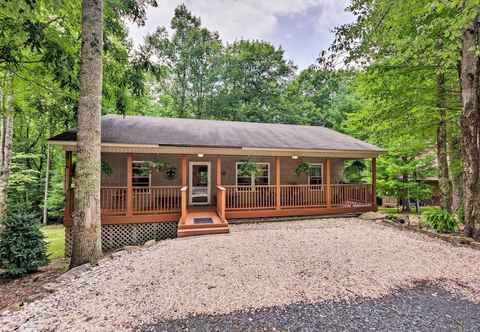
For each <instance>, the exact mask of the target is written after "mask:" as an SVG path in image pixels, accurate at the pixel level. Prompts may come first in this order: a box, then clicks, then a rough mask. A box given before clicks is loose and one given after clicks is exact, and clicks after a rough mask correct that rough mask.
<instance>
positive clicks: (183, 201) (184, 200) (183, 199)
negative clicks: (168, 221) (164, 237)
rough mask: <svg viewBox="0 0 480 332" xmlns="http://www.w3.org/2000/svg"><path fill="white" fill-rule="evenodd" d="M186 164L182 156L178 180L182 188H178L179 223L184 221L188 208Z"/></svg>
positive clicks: (185, 159)
mask: <svg viewBox="0 0 480 332" xmlns="http://www.w3.org/2000/svg"><path fill="white" fill-rule="evenodd" d="M187 172H188V164H187V158H185V157H183V158H182V161H181V165H180V180H181V185H182V188H181V189H180V223H182V224H183V223H185V220H186V218H187V214H188V212H187V209H188V187H187V180H188V178H187V176H188V173H187Z"/></svg>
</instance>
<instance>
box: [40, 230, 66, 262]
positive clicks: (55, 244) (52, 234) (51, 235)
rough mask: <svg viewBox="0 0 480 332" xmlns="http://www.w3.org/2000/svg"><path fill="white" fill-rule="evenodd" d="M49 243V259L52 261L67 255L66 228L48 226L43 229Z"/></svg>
mask: <svg viewBox="0 0 480 332" xmlns="http://www.w3.org/2000/svg"><path fill="white" fill-rule="evenodd" d="M41 230H42V233H43V235H44V236H45V239H46V242H47V253H48V258H49V259H51V260H54V259H58V258H63V256H64V254H65V227H63V225H48V226H43V227H42V228H41Z"/></svg>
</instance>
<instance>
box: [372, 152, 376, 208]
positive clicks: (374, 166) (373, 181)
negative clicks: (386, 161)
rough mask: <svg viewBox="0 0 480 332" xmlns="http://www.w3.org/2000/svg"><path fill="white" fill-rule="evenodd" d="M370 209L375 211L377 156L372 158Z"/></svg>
mask: <svg viewBox="0 0 480 332" xmlns="http://www.w3.org/2000/svg"><path fill="white" fill-rule="evenodd" d="M372 209H373V210H374V211H377V158H372Z"/></svg>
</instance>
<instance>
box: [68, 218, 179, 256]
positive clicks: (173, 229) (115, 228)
mask: <svg viewBox="0 0 480 332" xmlns="http://www.w3.org/2000/svg"><path fill="white" fill-rule="evenodd" d="M177 224H178V223H177V222H176V221H171V222H161V223H148V224H122V225H102V248H103V250H112V249H117V248H121V247H124V246H132V245H141V244H144V243H145V242H147V241H148V240H165V239H173V238H175V237H177ZM71 249H72V232H71V227H65V257H70V255H71Z"/></svg>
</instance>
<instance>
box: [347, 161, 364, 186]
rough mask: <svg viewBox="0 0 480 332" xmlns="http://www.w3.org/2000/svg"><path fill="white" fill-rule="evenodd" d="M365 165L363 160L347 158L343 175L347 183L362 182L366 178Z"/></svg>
mask: <svg viewBox="0 0 480 332" xmlns="http://www.w3.org/2000/svg"><path fill="white" fill-rule="evenodd" d="M367 176H368V174H367V166H366V165H365V162H364V161H363V160H347V161H346V162H345V164H344V170H343V177H344V178H345V181H346V182H347V183H363V182H366V180H367Z"/></svg>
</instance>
